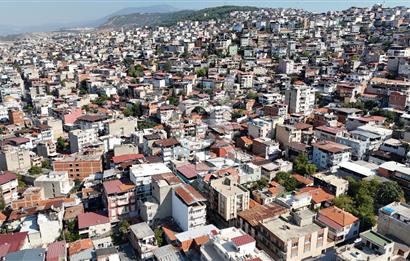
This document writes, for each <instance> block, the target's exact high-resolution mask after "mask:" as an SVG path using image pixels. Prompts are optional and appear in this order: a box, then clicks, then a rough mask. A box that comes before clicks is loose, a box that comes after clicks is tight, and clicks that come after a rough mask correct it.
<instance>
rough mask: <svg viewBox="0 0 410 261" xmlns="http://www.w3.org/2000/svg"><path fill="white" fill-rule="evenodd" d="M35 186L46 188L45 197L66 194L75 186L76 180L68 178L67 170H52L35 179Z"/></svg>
mask: <svg viewBox="0 0 410 261" xmlns="http://www.w3.org/2000/svg"><path fill="white" fill-rule="evenodd" d="M34 186H36V187H42V188H43V189H44V197H45V198H55V197H62V196H66V195H67V194H68V193H70V190H71V189H72V188H73V187H74V182H73V181H72V180H70V179H69V178H68V172H67V171H50V172H49V173H48V174H46V175H41V176H39V177H38V178H36V179H35V180H34Z"/></svg>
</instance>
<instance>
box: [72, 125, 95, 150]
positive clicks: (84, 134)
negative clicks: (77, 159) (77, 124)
mask: <svg viewBox="0 0 410 261" xmlns="http://www.w3.org/2000/svg"><path fill="white" fill-rule="evenodd" d="M68 139H69V140H70V152H71V153H76V152H82V151H83V150H84V148H85V147H86V146H89V145H92V144H94V143H95V142H97V141H98V134H97V131H96V130H95V129H84V130H80V129H78V130H72V131H70V132H69V134H68Z"/></svg>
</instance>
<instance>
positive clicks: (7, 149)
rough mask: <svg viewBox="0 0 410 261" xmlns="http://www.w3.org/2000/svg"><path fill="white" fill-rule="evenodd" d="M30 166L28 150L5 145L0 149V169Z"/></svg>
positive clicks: (13, 169)
mask: <svg viewBox="0 0 410 261" xmlns="http://www.w3.org/2000/svg"><path fill="white" fill-rule="evenodd" d="M30 167H31V159H30V151H29V150H27V149H24V148H18V147H14V146H9V145H6V146H4V147H3V149H2V150H1V151H0V169H1V170H8V171H13V172H17V171H21V170H28V169H29V168H30Z"/></svg>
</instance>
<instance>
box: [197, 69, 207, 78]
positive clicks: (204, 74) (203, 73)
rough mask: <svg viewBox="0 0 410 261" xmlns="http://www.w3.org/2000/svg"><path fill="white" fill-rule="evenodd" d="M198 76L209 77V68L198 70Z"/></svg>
mask: <svg viewBox="0 0 410 261" xmlns="http://www.w3.org/2000/svg"><path fill="white" fill-rule="evenodd" d="M196 75H197V76H198V77H205V76H207V75H208V68H199V69H197V70H196Z"/></svg>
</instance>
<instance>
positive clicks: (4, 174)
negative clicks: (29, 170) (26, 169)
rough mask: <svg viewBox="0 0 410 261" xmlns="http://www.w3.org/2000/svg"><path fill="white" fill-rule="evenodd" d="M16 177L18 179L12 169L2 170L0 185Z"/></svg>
mask: <svg viewBox="0 0 410 261" xmlns="http://www.w3.org/2000/svg"><path fill="white" fill-rule="evenodd" d="M15 179H17V176H16V174H14V173H13V172H10V171H4V172H0V185H3V184H6V183H8V182H10V181H12V180H15Z"/></svg>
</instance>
